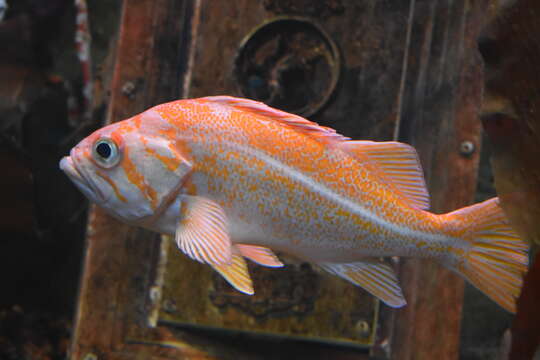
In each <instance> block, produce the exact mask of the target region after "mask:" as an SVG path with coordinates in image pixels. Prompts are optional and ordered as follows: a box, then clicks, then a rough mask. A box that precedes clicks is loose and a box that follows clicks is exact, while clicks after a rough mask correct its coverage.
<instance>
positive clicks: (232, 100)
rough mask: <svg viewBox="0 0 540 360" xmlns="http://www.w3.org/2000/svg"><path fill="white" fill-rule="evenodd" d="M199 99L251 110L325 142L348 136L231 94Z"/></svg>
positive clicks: (345, 138) (341, 139) (343, 139)
mask: <svg viewBox="0 0 540 360" xmlns="http://www.w3.org/2000/svg"><path fill="white" fill-rule="evenodd" d="M201 100H202V101H211V102H213V103H217V104H223V105H228V106H232V107H234V108H236V109H239V110H243V111H247V112H251V113H254V114H258V115H261V116H264V117H267V118H270V119H272V120H275V121H279V122H281V123H283V124H285V125H287V126H290V127H291V128H293V129H294V130H296V131H298V132H301V133H303V134H306V135H309V136H311V137H313V138H315V139H317V140H319V141H322V142H325V143H329V142H330V143H332V142H339V141H345V140H349V138H348V137H345V136H343V135H341V134H338V133H337V132H336V130H334V129H332V128H329V127H326V126H321V125H319V124H317V123H314V122H312V121H309V120H307V119H304V118H303V117H301V116H298V115H294V114H290V113H288V112H285V111H281V110H278V109H274V108H272V107H270V106H268V105H266V104H264V103H262V102H259V101H255V100H249V99H243V98H236V97H232V96H208V97H205V98H201V99H199V101H201Z"/></svg>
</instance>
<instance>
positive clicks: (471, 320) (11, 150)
mask: <svg viewBox="0 0 540 360" xmlns="http://www.w3.org/2000/svg"><path fill="white" fill-rule="evenodd" d="M120 4H121V1H120V0H99V1H91V2H89V3H88V5H89V23H90V27H91V35H92V61H93V70H94V86H95V87H96V91H95V94H96V95H95V99H94V104H93V107H92V108H93V109H94V110H93V114H92V118H91V119H90V121H87V122H84V120H82V119H83V113H84V111H85V109H84V99H83V97H82V91H81V88H82V85H83V79H82V73H81V64H80V62H79V60H78V59H77V54H76V48H75V43H74V37H75V15H76V9H75V7H74V5H73V1H65V0H50V1H39V0H18V1H11V2H10V8H9V10H8V12H7V16H6V18H5V19H4V20H3V21H2V22H1V23H0V169H1V170H0V174H2V175H1V176H0V284H1V286H2V290H1V292H0V359H63V358H64V357H65V354H66V350H67V347H68V345H69V337H70V332H71V328H72V324H73V315H74V311H75V305H76V300H77V289H78V281H79V276H80V271H81V266H82V260H83V253H84V233H85V223H86V215H87V207H88V203H87V201H86V200H85V199H84V198H83V196H82V195H81V194H80V193H79V192H78V191H77V190H76V189H75V188H74V187H73V186H72V184H71V183H70V182H69V180H68V179H67V177H66V176H64V174H62V173H61V172H60V170H59V168H58V162H59V160H60V158H61V157H62V156H64V155H65V154H67V153H68V151H69V149H70V148H71V147H72V146H73V145H75V143H76V142H78V140H80V139H81V138H83V137H84V136H85V135H86V134H88V133H89V132H90V131H92V130H93V129H95V128H97V127H99V124H100V121H102V119H103V115H104V113H105V109H106V105H107V97H108V93H107V84H108V80H109V79H107V78H106V74H108V73H110V72H109V71H107V70H108V69H110V67H111V66H112V60H113V55H114V44H115V39H116V33H117V30H118V29H117V27H118V24H119V16H120ZM493 41H496V39H495V40H493ZM490 49H491V48H489V47H487V48H485V49H484V50H483V51H482V54H483V55H484V58H485V59H487V61H491V60H492V58H493V54H492V53H490V51H489V50H490ZM488 70H489V69H488ZM485 143H486V142H485ZM489 152H490V147H489V145H487V146H484V147H483V153H482V160H481V166H480V177H479V183H478V190H477V196H476V200H477V201H481V200H484V199H486V198H489V197H492V196H493V195H494V187H493V176H492V173H491V168H490V165H489ZM511 319H512V317H511V315H509V314H507V313H505V312H504V310H502V309H501V308H499V307H498V306H497V305H496V304H494V303H493V302H491V301H490V300H489V299H488V298H487V297H485V296H483V295H481V294H480V293H479V292H478V291H476V290H475V289H473V288H472V287H471V286H470V285H467V288H466V292H465V303H464V312H463V322H462V331H461V333H462V338H461V356H460V358H461V359H471V360H472V359H493V358H495V357H496V354H497V353H498V352H499V344H500V340H501V337H502V335H503V333H504V331H505V330H506V329H507V328H508V327H509V326H510V322H511ZM441 326H444V324H442V325H441Z"/></svg>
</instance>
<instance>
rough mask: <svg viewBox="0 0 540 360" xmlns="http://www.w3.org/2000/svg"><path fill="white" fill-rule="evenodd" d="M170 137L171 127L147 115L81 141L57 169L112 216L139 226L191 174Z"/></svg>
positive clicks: (171, 197) (156, 212) (152, 113)
mask: <svg viewBox="0 0 540 360" xmlns="http://www.w3.org/2000/svg"><path fill="white" fill-rule="evenodd" d="M171 137H173V138H171ZM174 137H175V136H174V132H172V131H171V126H170V125H167V124H164V123H163V119H162V118H161V117H160V116H159V114H158V113H157V112H155V111H153V110H148V111H146V112H144V113H142V114H139V115H137V116H135V117H133V118H130V119H128V120H124V121H120V122H118V123H114V124H111V125H109V126H106V127H104V128H101V129H99V130H97V131H95V132H94V133H93V134H91V135H89V136H88V137H87V138H85V139H83V140H82V141H81V142H80V143H79V144H77V145H76V146H75V147H74V148H73V149H71V151H70V154H69V156H66V157H64V158H63V159H62V160H61V161H60V169H61V170H63V171H64V172H65V173H66V174H67V175H68V177H69V178H70V179H71V180H72V181H73V183H75V185H76V186H77V187H78V188H79V189H80V191H81V192H82V193H83V194H84V195H85V196H86V197H87V198H89V199H90V200H91V201H92V202H94V203H96V204H97V205H99V206H100V207H102V208H104V209H105V210H106V211H107V212H109V213H110V214H111V215H113V216H115V217H117V218H119V219H121V220H123V221H126V222H128V223H132V224H136V225H137V224H139V225H142V224H141V223H144V221H146V220H147V219H148V218H152V217H155V216H156V215H159V213H160V212H162V211H163V210H165V208H166V207H167V206H168V205H170V203H171V202H172V201H173V200H174V198H175V197H177V196H178V194H179V193H180V191H181V188H182V184H183V183H184V182H185V180H186V179H187V176H188V174H189V172H190V170H191V164H190V162H189V161H188V160H186V157H185V156H184V155H183V154H181V151H180V150H179V148H180V147H181V146H180V145H181V144H180V143H179V142H178V140H177V139H175V138H174Z"/></svg>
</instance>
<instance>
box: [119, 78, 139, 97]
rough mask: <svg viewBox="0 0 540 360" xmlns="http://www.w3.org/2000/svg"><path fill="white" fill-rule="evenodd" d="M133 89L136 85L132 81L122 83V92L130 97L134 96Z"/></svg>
mask: <svg viewBox="0 0 540 360" xmlns="http://www.w3.org/2000/svg"><path fill="white" fill-rule="evenodd" d="M135 90H136V86H135V83H134V82H133V81H126V82H125V83H124V85H122V94H124V95H125V96H127V97H128V98H130V99H132V98H133V97H134V96H135Z"/></svg>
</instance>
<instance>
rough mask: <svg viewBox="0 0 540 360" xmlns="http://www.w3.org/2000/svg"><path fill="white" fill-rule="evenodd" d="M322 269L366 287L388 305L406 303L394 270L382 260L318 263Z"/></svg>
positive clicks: (395, 305)
mask: <svg viewBox="0 0 540 360" xmlns="http://www.w3.org/2000/svg"><path fill="white" fill-rule="evenodd" d="M319 266H321V267H322V268H323V269H324V270H326V271H328V272H329V273H331V274H334V275H337V276H339V277H341V278H343V279H345V280H348V281H350V282H352V283H353V284H355V285H358V286H360V287H362V288H364V289H366V290H367V291H368V292H369V293H371V294H372V295H374V296H376V297H377V298H379V299H381V300H382V301H383V302H384V303H385V304H387V305H388V306H391V307H394V308H398V307H402V306H404V305H405V304H407V301H406V300H405V298H404V297H403V293H402V291H401V288H400V287H399V284H398V279H397V276H396V273H395V272H394V270H393V269H392V268H391V267H390V266H389V265H388V264H385V263H383V262H356V263H349V264H333V263H323V264H319Z"/></svg>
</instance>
